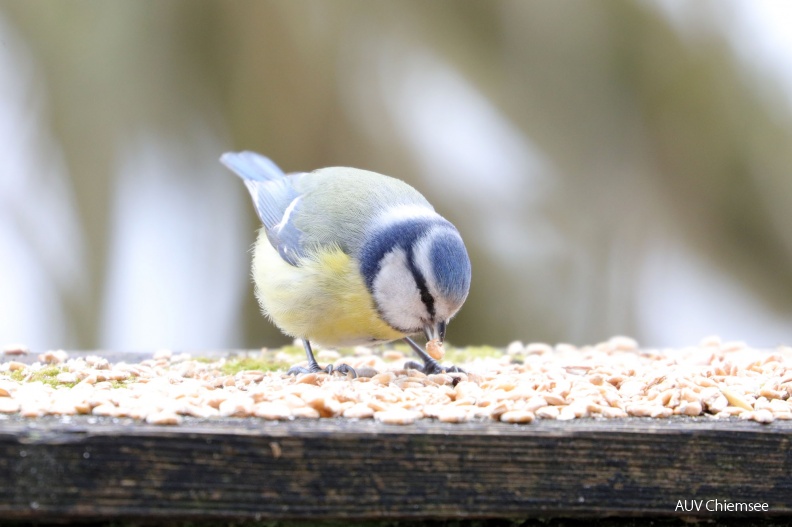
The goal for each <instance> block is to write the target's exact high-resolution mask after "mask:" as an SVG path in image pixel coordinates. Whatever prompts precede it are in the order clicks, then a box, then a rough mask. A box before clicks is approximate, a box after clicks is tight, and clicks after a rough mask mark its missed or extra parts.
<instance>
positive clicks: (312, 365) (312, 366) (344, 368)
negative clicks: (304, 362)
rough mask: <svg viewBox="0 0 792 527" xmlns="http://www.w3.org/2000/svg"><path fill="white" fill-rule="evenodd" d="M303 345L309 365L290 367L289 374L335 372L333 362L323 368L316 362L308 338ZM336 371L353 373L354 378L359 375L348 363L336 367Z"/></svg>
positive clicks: (303, 341)
mask: <svg viewBox="0 0 792 527" xmlns="http://www.w3.org/2000/svg"><path fill="white" fill-rule="evenodd" d="M302 343H303V347H304V348H305V356H306V357H308V367H307V368H303V367H302V366H292V367H291V368H290V369H289V372H288V373H289V375H297V374H298V373H320V372H321V373H333V371H334V368H333V365H332V364H328V365H327V368H322V367H321V366H319V363H318V362H316V359H315V358H314V354H313V350H312V349H311V343H310V342H309V341H308V339H302ZM335 371H337V372H340V373H343V374H345V375H346V374H350V373H351V374H352V378H353V379H354V378H355V377H357V372H356V371H355V369H354V368H353V367H352V366H349V365H347V364H341V365H339V366H338V368H335Z"/></svg>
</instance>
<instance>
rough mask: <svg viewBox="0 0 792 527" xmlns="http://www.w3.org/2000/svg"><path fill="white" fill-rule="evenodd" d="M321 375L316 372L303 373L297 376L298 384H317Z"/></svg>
mask: <svg viewBox="0 0 792 527" xmlns="http://www.w3.org/2000/svg"><path fill="white" fill-rule="evenodd" d="M318 378H319V376H318V375H317V374H315V373H301V374H299V375H298V376H297V383H298V384H314V385H315V384H317V380H318Z"/></svg>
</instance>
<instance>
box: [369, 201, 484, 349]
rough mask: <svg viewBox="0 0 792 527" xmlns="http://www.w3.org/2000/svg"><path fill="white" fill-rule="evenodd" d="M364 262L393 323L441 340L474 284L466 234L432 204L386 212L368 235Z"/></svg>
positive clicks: (385, 315) (385, 313) (383, 313)
mask: <svg viewBox="0 0 792 527" xmlns="http://www.w3.org/2000/svg"><path fill="white" fill-rule="evenodd" d="M360 267H361V272H362V274H363V276H364V278H365V280H366V286H367V287H368V289H369V291H370V292H371V294H372V296H373V298H374V303H375V306H376V308H377V311H378V312H379V313H380V316H381V317H382V319H383V320H384V321H385V322H386V323H387V324H388V325H389V326H391V327H392V328H394V329H396V330H398V331H401V332H402V333H405V334H413V333H419V332H423V333H424V334H425V335H426V337H427V339H433V338H437V339H440V341H441V342H442V341H443V339H444V338H445V328H446V324H447V323H448V321H449V320H450V319H451V317H453V316H454V315H455V314H456V312H457V311H459V309H460V308H461V307H462V304H463V303H464V302H465V299H466V298H467V295H468V291H469V290H470V259H469V258H468V254H467V250H466V249H465V244H464V243H463V242H462V237H461V236H460V235H459V232H458V231H457V229H456V228H455V227H454V226H453V225H452V224H451V223H450V222H448V221H447V220H445V219H443V218H442V217H441V216H439V215H438V214H436V213H435V212H434V211H431V210H428V211H425V212H421V213H420V214H413V215H407V216H406V217H405V216H404V215H401V214H397V215H393V214H390V215H389V214H386V215H384V216H383V218H381V219H380V221H378V222H377V224H376V227H375V228H374V229H372V231H371V232H370V233H369V234H368V236H367V239H366V242H365V243H364V245H363V247H362V249H361V253H360Z"/></svg>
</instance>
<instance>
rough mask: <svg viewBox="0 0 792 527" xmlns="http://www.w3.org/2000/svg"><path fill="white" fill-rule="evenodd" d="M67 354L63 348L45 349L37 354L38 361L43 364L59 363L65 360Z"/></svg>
mask: <svg viewBox="0 0 792 527" xmlns="http://www.w3.org/2000/svg"><path fill="white" fill-rule="evenodd" d="M67 358H69V354H68V353H66V352H65V351H63V350H54V351H46V352H44V353H42V354H40V355H39V356H38V360H39V362H43V363H44V364H60V363H62V362H66V359H67Z"/></svg>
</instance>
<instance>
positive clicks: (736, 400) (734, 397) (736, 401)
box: [720, 386, 753, 410]
mask: <svg viewBox="0 0 792 527" xmlns="http://www.w3.org/2000/svg"><path fill="white" fill-rule="evenodd" d="M720 391H721V393H722V394H723V395H724V396H725V397H726V400H727V401H729V404H731V405H732V406H736V407H738V408H743V409H744V410H753V407H752V406H751V404H750V403H749V402H748V401H746V400H745V397H743V396H742V395H740V394H739V393H737V392H735V391H734V390H732V389H731V388H727V387H725V386H721V388H720Z"/></svg>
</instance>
